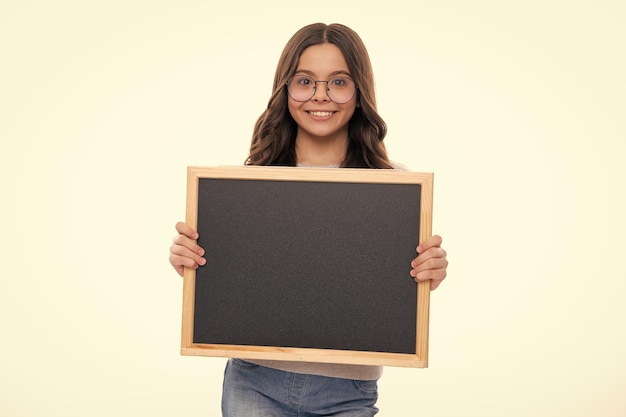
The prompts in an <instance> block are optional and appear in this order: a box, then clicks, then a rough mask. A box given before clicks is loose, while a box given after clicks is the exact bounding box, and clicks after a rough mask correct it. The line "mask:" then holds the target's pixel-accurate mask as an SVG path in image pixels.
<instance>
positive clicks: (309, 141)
mask: <svg viewBox="0 0 626 417" xmlns="http://www.w3.org/2000/svg"><path fill="white" fill-rule="evenodd" d="M347 151H348V137H347V135H341V136H338V137H335V138H326V139H320V138H311V137H309V136H306V135H298V136H297V137H296V160H297V163H298V164H300V165H311V166H330V165H341V163H342V162H343V160H344V159H345V158H346V152H347Z"/></svg>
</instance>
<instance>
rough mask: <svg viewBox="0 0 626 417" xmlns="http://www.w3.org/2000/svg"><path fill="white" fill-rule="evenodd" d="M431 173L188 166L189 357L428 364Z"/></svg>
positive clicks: (186, 331)
mask: <svg viewBox="0 0 626 417" xmlns="http://www.w3.org/2000/svg"><path fill="white" fill-rule="evenodd" d="M432 177H433V176H432V174H424V173H413V172H405V171H395V170H366V169H332V168H317V169H316V168H292V167H250V166H248V167H189V168H188V184H187V187H188V188H187V219H186V221H187V223H188V224H190V225H191V226H192V227H194V228H196V229H197V230H198V233H199V235H200V238H199V240H198V244H199V245H200V246H202V247H203V248H204V249H205V250H206V253H207V255H206V258H207V264H206V265H205V266H203V267H201V268H199V269H197V270H192V269H187V270H185V274H184V276H185V279H184V289H183V292H184V294H183V295H184V296H183V337H182V349H181V352H182V353H183V354H185V355H203V356H226V357H238V358H242V359H277V360H300V361H313V362H330V363H354V364H370V365H371V364H378V365H394V366H411V367H425V366H427V351H428V349H427V347H428V343H427V342H428V303H429V287H428V283H425V284H426V285H423V284H419V285H418V284H416V283H415V281H414V280H413V279H412V278H411V277H410V275H409V270H410V261H411V260H412V259H413V258H414V257H415V256H416V253H415V248H416V246H417V245H418V244H419V242H420V241H423V240H425V238H427V237H429V236H430V232H431V225H430V223H431V212H432Z"/></svg>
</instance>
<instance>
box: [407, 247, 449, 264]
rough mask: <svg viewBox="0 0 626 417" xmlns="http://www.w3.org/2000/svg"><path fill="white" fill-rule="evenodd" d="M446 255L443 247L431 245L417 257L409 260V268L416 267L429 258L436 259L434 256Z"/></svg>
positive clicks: (444, 256)
mask: <svg viewBox="0 0 626 417" xmlns="http://www.w3.org/2000/svg"><path fill="white" fill-rule="evenodd" d="M446 256H448V254H447V252H446V251H445V249H443V248H440V247H437V246H435V247H432V248H430V249H428V250H427V251H425V252H422V253H420V254H419V255H418V256H417V258H415V259H413V260H412V261H411V268H417V267H418V266H420V265H422V264H423V263H425V262H428V261H429V260H431V259H436V258H444V259H445V258H446Z"/></svg>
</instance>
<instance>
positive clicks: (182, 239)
mask: <svg viewBox="0 0 626 417" xmlns="http://www.w3.org/2000/svg"><path fill="white" fill-rule="evenodd" d="M173 246H182V247H185V248H187V249H188V250H190V251H191V252H193V253H195V254H197V255H199V256H204V249H203V248H202V247H201V246H200V245H198V244H197V243H196V241H195V240H192V239H190V238H189V237H187V236H185V235H184V234H179V235H176V236H174V245H173Z"/></svg>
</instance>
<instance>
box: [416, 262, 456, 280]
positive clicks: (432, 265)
mask: <svg viewBox="0 0 626 417" xmlns="http://www.w3.org/2000/svg"><path fill="white" fill-rule="evenodd" d="M447 267H448V260H447V259H446V258H431V259H429V260H427V261H425V262H422V263H421V264H419V265H417V266H416V267H414V268H413V269H411V272H410V274H411V276H412V277H413V278H416V277H417V276H418V275H419V274H420V273H422V272H425V271H436V270H444V271H445V270H446V268H447Z"/></svg>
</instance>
